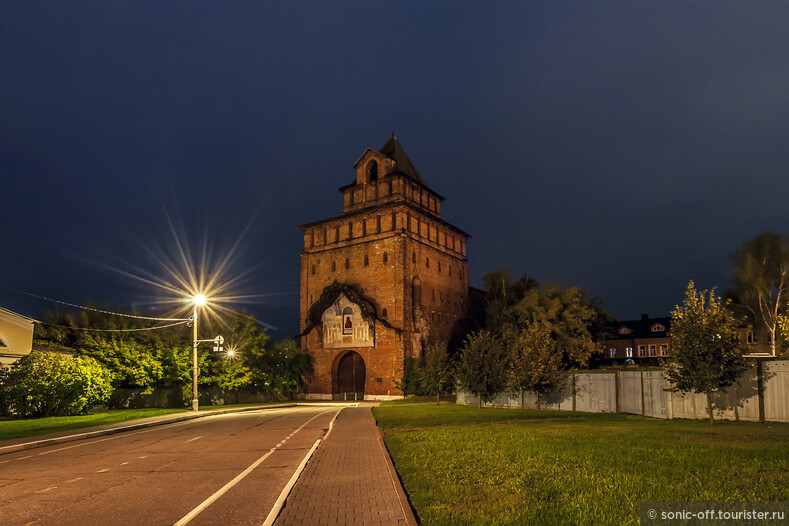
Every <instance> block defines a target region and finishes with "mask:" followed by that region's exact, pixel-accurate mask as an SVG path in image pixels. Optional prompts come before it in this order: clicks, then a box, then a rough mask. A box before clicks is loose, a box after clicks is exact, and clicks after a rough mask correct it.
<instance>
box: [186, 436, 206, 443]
mask: <svg viewBox="0 0 789 526" xmlns="http://www.w3.org/2000/svg"><path fill="white" fill-rule="evenodd" d="M201 438H203V435H200V436H199V437H194V438H190V439H189V440H187V441H186V443H187V444H188V443H189V442H194V441H195V440H200V439H201Z"/></svg>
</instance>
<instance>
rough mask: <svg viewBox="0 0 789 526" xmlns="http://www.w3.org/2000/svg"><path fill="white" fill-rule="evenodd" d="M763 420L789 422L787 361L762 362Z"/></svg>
mask: <svg viewBox="0 0 789 526" xmlns="http://www.w3.org/2000/svg"><path fill="white" fill-rule="evenodd" d="M762 367H763V368H762V372H763V376H764V419H765V420H767V421H769V422H789V360H781V361H774V362H764V363H763V364H762Z"/></svg>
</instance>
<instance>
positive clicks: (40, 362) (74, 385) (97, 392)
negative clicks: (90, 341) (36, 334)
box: [4, 352, 112, 417]
mask: <svg viewBox="0 0 789 526" xmlns="http://www.w3.org/2000/svg"><path fill="white" fill-rule="evenodd" d="M111 382H112V377H111V375H110V372H109V371H108V370H107V369H106V368H105V367H103V366H102V365H101V364H99V363H98V362H97V361H96V360H94V359H93V358H90V357H87V356H80V357H78V358H75V357H71V356H64V355H62V354H56V353H40V352H32V353H30V354H28V355H27V356H24V357H22V358H21V359H20V360H19V361H18V362H17V363H16V364H15V366H14V369H12V370H11V372H10V373H9V374H8V378H7V382H6V385H5V388H4V391H6V393H7V396H8V400H9V405H10V406H11V409H12V411H13V412H14V413H15V414H16V415H17V416H34V417H42V416H67V415H79V414H84V413H87V412H88V411H89V410H90V409H91V408H93V407H95V406H97V405H99V404H101V403H103V402H106V401H107V400H108V399H109V397H110V395H111V394H112V383H111Z"/></svg>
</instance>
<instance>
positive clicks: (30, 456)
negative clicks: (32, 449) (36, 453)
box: [17, 455, 33, 460]
mask: <svg viewBox="0 0 789 526" xmlns="http://www.w3.org/2000/svg"><path fill="white" fill-rule="evenodd" d="M26 458H33V455H28V456H26V457H19V458H18V459H17V460H25V459H26Z"/></svg>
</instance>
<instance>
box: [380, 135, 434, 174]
mask: <svg viewBox="0 0 789 526" xmlns="http://www.w3.org/2000/svg"><path fill="white" fill-rule="evenodd" d="M379 151H380V153H382V154H383V155H385V156H387V157H388V158H390V159H392V160H393V161H394V162H395V170H397V171H398V172H400V173H402V174H403V175H405V176H406V177H408V178H410V179H413V180H414V181H416V182H417V183H419V184H421V185H422V186H427V185H426V184H425V181H424V179H422V176H421V175H419V172H418V171H417V169H416V167H415V166H414V163H412V162H411V159H409V158H408V155H406V153H405V150H403V147H402V145H401V144H400V141H398V140H397V137H395V136H394V134H392V136H391V137H390V138H389V140H388V141H386V144H384V145H383V146H382V147H381V149H380V150H379Z"/></svg>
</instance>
